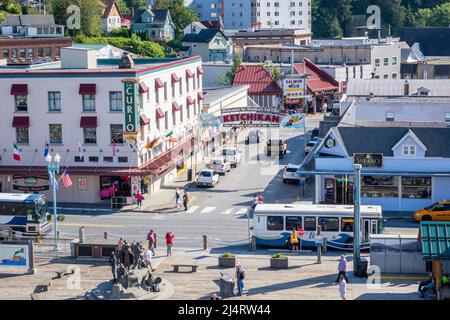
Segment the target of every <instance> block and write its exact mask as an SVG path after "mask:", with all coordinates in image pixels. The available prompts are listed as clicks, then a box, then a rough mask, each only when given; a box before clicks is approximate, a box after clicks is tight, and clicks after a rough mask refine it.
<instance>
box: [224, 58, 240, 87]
mask: <svg viewBox="0 0 450 320" xmlns="http://www.w3.org/2000/svg"><path fill="white" fill-rule="evenodd" d="M241 64H242V57H241V55H240V54H239V53H237V54H236V55H235V56H234V58H233V67H232V68H231V70H230V71H228V72H227V78H228V81H229V83H230V84H233V82H234V77H235V76H236V72H237V69H238V68H239V66H240V65H241Z"/></svg>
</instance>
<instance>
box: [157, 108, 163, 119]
mask: <svg viewBox="0 0 450 320" xmlns="http://www.w3.org/2000/svg"><path fill="white" fill-rule="evenodd" d="M156 118H157V119H162V118H164V112H163V111H162V110H161V108H156Z"/></svg>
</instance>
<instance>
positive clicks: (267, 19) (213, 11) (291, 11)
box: [190, 0, 311, 29]
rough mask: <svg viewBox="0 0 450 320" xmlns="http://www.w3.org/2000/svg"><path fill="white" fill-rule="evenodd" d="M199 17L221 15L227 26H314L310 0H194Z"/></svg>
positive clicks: (193, 7)
mask: <svg viewBox="0 0 450 320" xmlns="http://www.w3.org/2000/svg"><path fill="white" fill-rule="evenodd" d="M190 6H191V8H192V9H194V10H195V11H196V12H197V14H198V18H199V20H217V19H219V17H222V19H223V22H224V26H225V29H248V28H285V29H311V0H297V1H294V0H227V1H224V0H193V1H192V2H191V3H190Z"/></svg>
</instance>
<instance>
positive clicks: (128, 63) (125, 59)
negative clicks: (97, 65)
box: [119, 52, 134, 69]
mask: <svg viewBox="0 0 450 320" xmlns="http://www.w3.org/2000/svg"><path fill="white" fill-rule="evenodd" d="M132 68H134V61H133V59H132V58H131V56H130V54H129V53H128V52H124V53H123V55H122V58H121V59H120V62H119V69H132Z"/></svg>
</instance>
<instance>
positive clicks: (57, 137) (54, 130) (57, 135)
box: [49, 124, 62, 144]
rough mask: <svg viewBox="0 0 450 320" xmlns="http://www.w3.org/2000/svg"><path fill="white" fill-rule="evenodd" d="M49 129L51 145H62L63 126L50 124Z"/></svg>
mask: <svg viewBox="0 0 450 320" xmlns="http://www.w3.org/2000/svg"><path fill="white" fill-rule="evenodd" d="M49 128H50V143H51V144H62V125H61V124H50V125H49Z"/></svg>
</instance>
